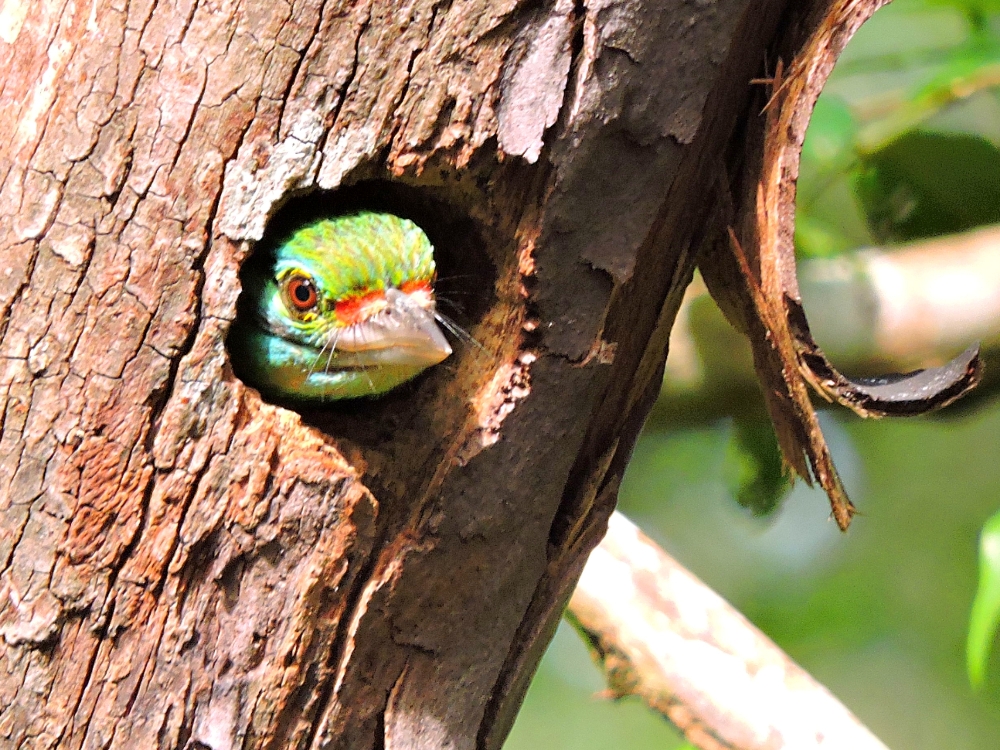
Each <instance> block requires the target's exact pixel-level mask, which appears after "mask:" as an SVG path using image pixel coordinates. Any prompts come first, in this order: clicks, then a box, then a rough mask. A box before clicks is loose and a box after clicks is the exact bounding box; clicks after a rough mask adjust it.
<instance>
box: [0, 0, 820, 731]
mask: <svg viewBox="0 0 1000 750" xmlns="http://www.w3.org/2000/svg"><path fill="white" fill-rule="evenodd" d="M786 5H787V6H789V7H791V8H793V9H794V13H793V14H791V15H788V16H787V17H786ZM825 5H826V3H825V2H822V1H821V0H816V2H811V3H810V2H804V1H802V0H800V2H796V3H789V2H787V0H757V1H752V0H714V1H713V0H669V1H668V2H663V1H662V0H655V1H654V0H621V2H610V1H604V0H601V1H599V2H592V3H581V2H571V0H553V1H552V2H548V3H531V2H517V1H516V0H466V1H465V2H448V1H447V0H445V1H442V0H410V1H409V2H404V3H379V2H374V0H369V1H368V2H365V1H364V0H357V1H355V2H349V1H346V0H345V1H344V2H326V1H325V0H301V1H300V0H296V1H295V2H291V3H276V2H263V1H262V0H246V1H245V2H238V1H235V0H234V1H233V2H220V3H204V4H202V3H195V2H185V1H184V0H181V2H177V3H171V2H165V1H159V0H148V1H146V2H138V3H127V4H121V3H113V2H108V1H106V0H94V2H93V3H80V2H78V1H77V0H68V1H67V2H55V3H29V2H26V1H25V0H21V2H16V1H15V2H7V3H5V4H4V5H3V9H2V11H0V80H3V81H4V85H3V89H2V92H0V132H2V133H4V134H5V136H4V138H3V139H2V142H0V179H2V183H0V425H2V435H0V561H2V565H3V570H2V575H0V627H2V635H3V640H2V642H0V665H2V670H3V675H4V676H3V678H2V679H0V738H2V740H0V743H2V744H3V745H4V746H5V747H31V748H48V747H65V748H91V747H101V748H109V747H114V748H119V747H120V748H152V747H160V748H181V747H192V748H194V747H207V748H213V750H222V749H224V748H232V747H247V748H286V747H296V748H305V747H310V748H334V747H338V748H340V747H343V748H369V747H372V748H374V747H386V748H397V749H398V748H408V747H427V748H437V747H441V748H444V747H448V748H472V747H482V748H497V747H499V746H500V745H501V744H502V742H503V739H504V737H505V736H506V734H507V731H508V729H509V727H510V725H511V723H512V721H513V718H514V716H515V714H516V711H517V708H518V706H519V705H520V702H521V699H522V697H523V694H524V691H525V689H526V687H527V684H528V682H529V680H530V677H531V674H532V672H533V670H534V667H535V665H536V663H537V661H538V658H539V657H540V654H541V652H542V650H543V648H544V646H545V644H546V643H547V641H548V638H549V636H550V635H551V633H552V631H553V629H554V627H555V624H556V622H557V620H558V617H559V615H560V613H561V611H562V607H563V605H564V604H565V601H566V599H567V597H568V595H569V593H570V591H571V590H572V587H573V585H574V582H575V581H576V579H577V577H578V575H579V573H580V570H581V568H582V566H583V563H584V561H585V559H586V556H587V553H588V552H589V551H590V549H591V548H592V547H593V546H594V545H595V544H596V543H597V542H598V540H599V539H600V537H601V535H602V532H603V530H604V528H605V524H606V520H607V517H608V515H609V514H610V512H611V510H612V508H613V505H614V500H615V495H616V491H617V488H618V484H619V481H620V479H621V476H622V472H623V470H624V468H625V464H626V462H627V460H628V456H629V453H630V450H631V448H632V445H633V442H634V440H635V437H636V434H637V433H638V431H639V428H640V427H641V425H642V422H643V419H644V417H645V415H646V413H647V411H648V410H649V407H650V405H651V403H652V401H653V400H654V398H655V397H656V394H657V392H658V390H659V385H660V378H661V374H662V368H663V362H664V359H665V355H666V348H667V339H668V334H669V330H670V326H671V323H672V321H673V318H674V315H675V313H676V311H677V307H678V305H679V303H680V300H681V296H682V294H683V290H684V287H685V286H686V284H687V282H688V281H689V279H690V277H691V273H692V268H693V264H694V261H695V257H696V255H697V252H698V250H699V248H700V247H701V246H702V245H703V243H706V242H716V241H717V240H718V238H719V237H720V236H722V235H721V234H720V233H721V232H722V231H723V230H724V227H725V220H724V219H720V213H719V206H720V201H721V200H722V199H721V198H719V197H718V196H723V197H725V200H726V201H731V202H734V203H735V204H736V205H739V204H740V202H741V197H740V195H737V196H735V197H734V196H730V195H728V192H727V190H726V185H727V184H728V177H727V175H728V174H729V173H734V172H736V171H738V170H740V169H742V168H743V163H742V159H743V156H744V152H745V150H746V148H747V143H748V142H750V141H748V139H747V132H748V131H750V130H753V129H755V128H759V127H760V124H759V122H758V120H759V117H758V115H759V112H760V106H761V101H760V97H761V96H762V91H761V88H760V87H759V86H758V87H755V86H753V85H751V83H750V81H751V79H753V78H755V77H759V76H761V75H765V74H766V70H765V60H772V61H773V59H774V58H773V57H768V52H767V51H768V50H769V49H785V48H788V46H789V44H791V45H792V47H794V44H792V42H790V41H789V40H794V39H798V38H800V36H801V34H802V24H801V19H802V18H806V17H807V15H806V11H809V10H817V9H821V8H822V7H825ZM800 14H801V15H800ZM751 140H752V139H751ZM328 191H339V192H328ZM737 192H739V191H737ZM305 193H309V194H310V195H309V197H308V198H305V199H303V200H306V201H311V203H310V204H309V205H310V206H312V208H311V209H309V210H315V209H316V207H317V206H319V207H323V206H329V207H331V209H332V208H333V207H335V206H337V205H344V204H345V203H362V204H367V203H371V204H374V205H378V206H384V207H388V208H391V209H393V210H396V211H398V212H401V213H407V214H409V215H411V216H412V217H413V218H416V219H417V220H418V222H419V223H421V225H422V226H423V227H424V228H425V230H426V231H427V232H428V234H429V235H430V236H431V239H432V241H433V242H434V243H435V245H436V247H437V249H438V253H439V259H440V267H441V275H442V277H443V282H444V281H446V280H447V277H448V275H449V272H450V273H452V274H455V275H457V276H458V279H457V280H456V281H455V282H454V283H453V286H452V289H453V290H454V291H455V292H456V293H463V294H464V293H469V292H471V293H472V294H473V296H472V298H471V299H472V302H470V303H469V304H468V307H469V309H470V310H472V312H473V314H472V316H471V317H470V320H468V321H467V322H468V324H469V325H470V327H471V332H472V334H473V336H474V337H475V338H476V339H477V340H478V341H479V342H480V343H481V344H482V347H483V349H482V351H480V350H479V349H478V348H476V347H471V348H468V349H466V350H465V351H462V352H460V354H459V356H457V357H456V358H455V360H454V363H453V364H451V365H449V366H447V367H445V366H442V367H438V368H436V369H435V370H434V371H432V372H431V373H430V374H428V376H426V377H424V378H422V379H420V380H419V381H418V382H417V383H416V384H415V385H414V386H412V387H409V388H407V389H404V390H403V391H402V392H397V393H394V394H391V395H389V396H388V397H386V398H383V399H381V400H377V401H364V402H359V403H355V404H350V405H341V406H337V407H332V408H327V409H317V408H302V407H299V408H298V409H297V410H293V409H291V408H288V406H289V405H287V404H286V405H280V404H271V403H266V402H264V401H262V400H261V398H260V397H259V396H258V394H257V393H256V391H254V390H252V389H249V388H247V387H246V386H244V385H243V384H242V383H241V382H240V381H239V380H238V379H237V378H236V377H235V376H234V375H233V374H232V371H231V369H230V367H229V365H228V359H227V353H226V348H225V336H226V332H227V330H228V327H229V324H230V322H231V321H232V320H233V318H234V316H235V315H236V300H237V297H238V294H239V290H240V286H239V276H238V273H239V268H240V264H241V263H242V262H243V261H244V260H245V258H246V257H247V255H248V254H249V253H250V252H251V251H252V249H253V247H254V245H255V243H256V242H257V241H259V240H260V239H261V238H262V237H263V236H264V235H265V230H266V227H267V226H268V222H269V220H271V219H272V218H274V219H275V221H278V220H285V219H287V217H288V216H289V215H294V211H295V210H298V209H296V206H301V205H302V204H301V203H297V202H296V200H297V198H298V197H299V196H302V195H303V194H305ZM722 202H723V203H724V202H725V201H722ZM302 210H305V209H302ZM288 212H292V214H289V213H288ZM281 217H285V218H281ZM463 278H464V279H466V281H469V283H468V284H466V286H465V287H464V288H463V286H462V284H463V282H462V279H463Z"/></svg>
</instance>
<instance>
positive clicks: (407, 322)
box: [336, 289, 451, 369]
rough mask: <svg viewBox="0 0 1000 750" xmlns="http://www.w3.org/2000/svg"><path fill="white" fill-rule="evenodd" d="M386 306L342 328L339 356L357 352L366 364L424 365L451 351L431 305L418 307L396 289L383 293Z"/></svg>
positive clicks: (434, 363) (433, 362)
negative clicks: (354, 323)
mask: <svg viewBox="0 0 1000 750" xmlns="http://www.w3.org/2000/svg"><path fill="white" fill-rule="evenodd" d="M385 297H386V303H387V305H386V309H385V310H383V311H382V312H380V313H378V314H377V315H374V316H372V317H371V318H369V319H368V320H367V321H365V322H364V323H358V324H356V325H353V326H351V327H350V328H349V329H347V330H345V331H344V332H343V334H342V335H341V336H340V337H339V338H338V339H337V344H336V348H337V351H338V353H340V354H341V356H343V355H345V354H347V353H354V354H357V355H360V356H359V357H358V359H359V360H362V361H364V362H365V364H366V365H369V366H370V365H373V364H381V365H389V364H393V365H404V366H412V367H419V368H421V369H422V368H425V367H430V366H431V365H436V364H437V363H438V362H441V361H442V360H444V359H445V358H446V357H448V356H449V355H450V354H451V346H450V345H449V344H448V340H447V339H446V338H445V337H444V334H443V333H442V332H441V329H440V328H439V327H438V324H437V322H436V321H435V320H434V309H433V308H431V309H427V308H424V307H421V306H420V305H419V304H417V303H416V302H415V301H414V300H412V299H411V298H409V297H408V296H407V295H406V294H404V293H403V292H401V291H399V290H398V289H388V290H386V293H385Z"/></svg>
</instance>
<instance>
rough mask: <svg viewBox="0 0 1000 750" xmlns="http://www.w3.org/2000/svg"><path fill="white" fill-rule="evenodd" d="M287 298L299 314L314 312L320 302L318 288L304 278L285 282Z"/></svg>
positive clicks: (298, 277) (296, 277)
mask: <svg viewBox="0 0 1000 750" xmlns="http://www.w3.org/2000/svg"><path fill="white" fill-rule="evenodd" d="M285 296H286V298H287V299H288V302H289V303H290V304H291V306H292V307H294V308H295V309H296V310H298V311H299V312H307V311H308V310H312V309H313V308H314V307H316V302H317V300H318V295H317V294H316V286H315V285H314V284H313V283H312V280H310V279H307V278H305V277H304V276H293V277H292V278H290V279H288V281H286V282H285Z"/></svg>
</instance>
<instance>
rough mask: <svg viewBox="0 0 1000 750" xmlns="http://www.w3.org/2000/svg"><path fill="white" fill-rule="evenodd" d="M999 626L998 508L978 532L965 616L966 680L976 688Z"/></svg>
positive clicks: (984, 677)
mask: <svg viewBox="0 0 1000 750" xmlns="http://www.w3.org/2000/svg"><path fill="white" fill-rule="evenodd" d="M998 625H1000V511H998V512H997V513H995V514H994V515H993V516H992V517H991V518H990V519H989V520H988V521H987V522H986V523H985V524H984V525H983V529H982V531H981V532H980V534H979V588H978V590H977V591H976V598H975V599H974V600H973V602H972V614H971V615H970V617H969V640H968V642H967V644H966V650H965V654H966V666H967V668H968V671H969V682H970V683H972V686H973V687H974V688H976V689H977V690H978V689H979V688H981V687H982V686H983V683H984V682H985V681H986V666H987V664H988V663H989V659H990V651H991V649H992V647H993V637H994V636H995V635H996V631H997V626H998Z"/></svg>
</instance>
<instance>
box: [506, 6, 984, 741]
mask: <svg viewBox="0 0 1000 750" xmlns="http://www.w3.org/2000/svg"><path fill="white" fill-rule="evenodd" d="M998 85H1000V0H895V2H893V3H892V4H890V5H888V6H886V7H885V8H883V9H882V10H880V11H879V12H878V13H877V14H876V15H875V17H874V18H873V19H872V20H871V21H869V22H868V23H867V24H865V26H864V27H863V28H862V29H861V30H860V31H859V32H858V34H857V35H856V37H855V38H854V39H853V40H852V41H851V43H850V44H849V45H848V47H847V50H846V51H845V52H844V54H843V56H842V57H841V59H840V61H839V62H838V64H837V67H836V69H835V70H834V73H833V75H832V77H831V79H830V81H829V82H828V84H827V86H826V89H825V90H824V93H823V95H822V97H821V98H820V100H819V102H818V103H817V105H816V108H815V111H814V113H813V117H812V121H811V124H810V129H809V133H808V135H807V138H806V142H805V144H804V147H803V152H802V162H801V166H800V174H799V182H798V213H797V221H796V245H797V248H798V251H799V253H800V255H801V256H803V257H829V256H835V255H838V254H840V253H844V252H846V251H849V250H855V249H857V248H859V247H866V246H873V245H884V244H885V243H893V242H897V241H903V240H909V239H913V238H917V237H923V236H930V235H936V234H941V233H946V232H953V231H958V230H960V229H967V228H970V227H971V226H974V225H976V224H979V223H984V222H997V221H1000V149H998V146H1000V92H998V88H997V87H998ZM820 343H821V344H822V341H821V342H820ZM822 420H823V424H824V430H825V431H826V432H827V435H828V438H829V439H830V442H831V446H832V449H833V451H834V456H835V458H836V460H837V464H838V468H839V469H840V472H841V474H842V476H843V479H844V481H845V484H846V485H847V487H848V490H849V492H850V493H851V496H852V498H853V499H854V500H855V501H856V503H857V504H858V505H859V507H860V509H861V515H860V516H859V517H858V518H857V519H856V520H855V523H854V525H853V526H852V528H851V530H850V532H849V533H848V534H847V535H841V534H839V533H838V532H837V530H836V527H835V525H834V524H833V523H832V522H830V521H829V520H828V514H829V508H828V505H827V502H826V498H825V497H824V496H823V495H822V493H819V492H816V491H814V490H810V489H809V488H807V487H805V486H803V485H801V484H800V485H797V486H796V487H795V488H794V489H793V490H792V492H791V494H790V495H789V497H788V499H787V500H786V501H785V502H784V504H783V505H781V507H780V508H779V509H778V510H776V511H775V512H773V513H771V514H770V515H769V516H767V517H766V518H764V517H758V516H759V514H761V513H766V511H768V510H769V509H770V508H773V507H777V498H778V497H780V495H781V494H782V493H783V491H784V489H783V488H784V485H783V484H782V482H781V481H779V480H783V477H781V476H780V474H778V473H776V472H775V471H774V467H775V465H776V464H775V459H776V454H775V453H774V446H773V436H771V435H770V433H769V432H768V431H766V430H763V428H762V426H763V424H764V423H763V422H760V423H759V424H750V423H747V422H743V423H739V424H734V423H733V422H732V421H731V420H730V421H726V422H722V423H716V424H711V425H702V426H700V427H699V426H697V425H698V417H697V415H692V416H691V417H690V418H685V419H683V420H682V421H683V423H684V424H685V425H686V426H685V427H684V428H683V429H678V428H673V429H667V428H665V427H664V426H663V424H662V423H656V424H655V425H652V426H651V427H650V428H648V429H647V431H646V432H645V433H644V434H643V436H642V437H641V438H640V441H639V444H638V445H637V447H636V450H635V455H634V458H633V461H632V463H631V464H630V466H629V470H628V473H627V475H626V478H625V482H624V485H623V487H622V492H621V498H620V506H621V508H622V510H623V511H624V512H625V513H626V514H627V515H629V516H630V517H632V518H633V520H635V521H636V522H637V523H638V524H639V525H640V526H641V527H642V528H643V529H644V530H645V531H646V532H647V533H648V534H650V535H651V536H652V537H653V538H655V539H656V540H657V541H659V542H660V543H661V544H662V545H663V546H664V547H665V548H666V549H667V550H668V551H670V552H671V554H673V555H675V556H676V557H677V558H678V559H679V560H680V561H681V562H682V563H683V564H685V565H686V566H688V567H689V568H690V569H691V570H692V571H693V572H695V573H696V574H697V575H699V576H700V577H701V578H703V579H704V580H705V581H706V582H707V583H708V584H709V585H710V586H712V587H713V588H714V589H715V590H717V591H718V592H719V593H721V594H722V595H723V596H725V597H726V598H728V599H729V600H730V601H731V602H733V603H734V604H735V605H736V606H737V607H738V608H739V609H740V610H741V611H743V612H744V613H745V614H746V615H747V616H748V617H750V618H751V620H753V621H754V622H755V623H756V624H757V625H758V626H759V627H761V628H762V629H763V630H764V631H765V632H766V633H767V634H768V635H769V636H770V637H772V638H773V639H774V640H775V641H776V642H777V643H778V644H779V645H780V646H781V647H782V648H784V649H785V650H786V651H787V652H788V653H789V654H791V656H792V657H793V658H795V659H796V660H797V661H799V663H800V664H802V665H803V666H804V667H805V668H806V669H808V670H809V671H810V672H811V673H812V674H813V675H814V676H816V677H817V678H818V679H819V680H821V681H822V682H823V683H824V684H826V685H827V686H828V687H829V688H830V689H831V690H832V691H833V692H834V693H835V694H836V695H838V697H840V698H841V699H842V700H843V701H844V702H845V703H846V704H847V705H848V707H850V708H851V709H852V710H853V711H854V712H855V713H856V714H857V715H858V716H859V718H861V720H862V721H864V722H865V723H866V724H868V725H869V726H870V727H871V728H872V729H873V731H875V732H876V734H878V735H879V736H880V737H881V738H882V739H883V740H884V741H885V742H886V744H887V745H889V746H890V747H893V748H907V750H921V749H922V748H927V749H928V750H930V749H931V748H934V749H935V750H936V749H937V748H940V747H948V748H953V749H955V750H966V749H968V750H993V749H994V748H996V747H998V746H1000V741H998V740H997V738H998V737H1000V670H994V671H993V672H992V673H991V672H990V671H989V670H987V668H986V665H987V663H988V659H989V653H990V650H991V646H992V642H993V639H994V634H995V632H996V629H997V625H998V621H1000V620H998V618H1000V514H997V515H994V512H995V511H996V510H997V506H998V504H1000V503H998V497H997V494H998V493H997V487H998V486H1000V461H997V460H996V459H997V453H998V452H1000V405H998V404H996V403H985V404H982V405H981V407H980V408H979V409H977V410H975V411H972V412H971V413H970V412H964V413H962V414H961V415H960V416H958V417H952V418H948V419H943V420H942V419H917V420H882V421H877V422H862V421H861V420H858V419H856V418H855V417H853V416H852V415H843V414H838V415H837V416H836V417H831V416H830V415H829V414H824V415H823V416H822ZM692 425H694V426H692ZM736 501H739V502H742V504H743V505H744V506H745V507H741V506H740V504H739V503H738V502H736ZM747 509H749V510H750V512H747ZM987 519H991V520H990V521H989V522H987ZM984 524H985V525H984ZM980 530H982V537H981V544H980V546H979V550H980V552H979V554H980V558H979V561H980V570H981V576H980V586H979V592H980V593H979V595H978V596H976V604H975V608H974V611H973V619H972V624H971V625H969V622H968V619H967V615H968V612H969V606H970V603H971V602H972V601H973V598H974V595H975V590H976V578H977V559H976V558H977V537H978V536H979V534H980ZM574 638H575V636H574V635H573V633H572V631H571V630H570V629H569V628H568V627H565V626H563V627H562V628H561V629H560V632H559V634H558V635H557V637H556V639H555V640H554V641H553V644H552V646H551V647H550V649H549V651H548V653H547V654H546V657H545V659H544V660H543V662H542V664H541V667H540V669H539V673H538V675H537V677H536V679H535V681H534V683H533V684H532V687H531V690H530V691H529V694H528V697H527V700H526V703H525V706H524V708H523V709H522V712H521V714H520V716H519V718H518V722H517V724H516V725H515V727H514V731H513V732H512V734H511V737H510V739H509V740H508V743H507V746H506V747H507V748H508V750H527V749H529V748H531V749H534V748H540V747H544V748H552V749H553V750H559V749H560V748H572V749H573V750H591V749H593V750H597V749H598V748H601V749H604V748H630V750H631V749H634V750H645V748H650V749H652V748H657V749H658V750H679V749H680V748H681V747H687V746H685V745H682V739H681V738H680V737H679V736H678V735H677V733H676V732H675V731H674V730H673V729H672V728H671V727H670V726H669V725H668V724H667V723H666V722H665V721H663V720H661V719H659V718H658V717H656V716H654V715H653V714H652V713H651V712H649V711H648V710H646V709H645V708H644V707H643V706H641V705H639V704H637V703H636V702H634V701H623V702H620V703H612V702H608V701H606V700H603V699H601V698H599V697H597V695H596V694H598V693H599V692H600V691H601V689H602V688H603V684H602V681H601V676H600V673H599V672H598V670H597V668H596V667H595V666H593V665H592V664H590V663H589V662H588V660H587V657H586V649H585V647H584V646H583V644H582V643H578V642H576V641H574ZM966 646H968V650H967V651H966ZM963 652H965V653H964V655H965V658H963ZM970 679H971V680H972V681H973V682H974V683H975V684H977V685H978V686H980V691H979V693H978V695H977V694H975V693H974V692H973V690H972V688H970V685H969V680H970Z"/></svg>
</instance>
